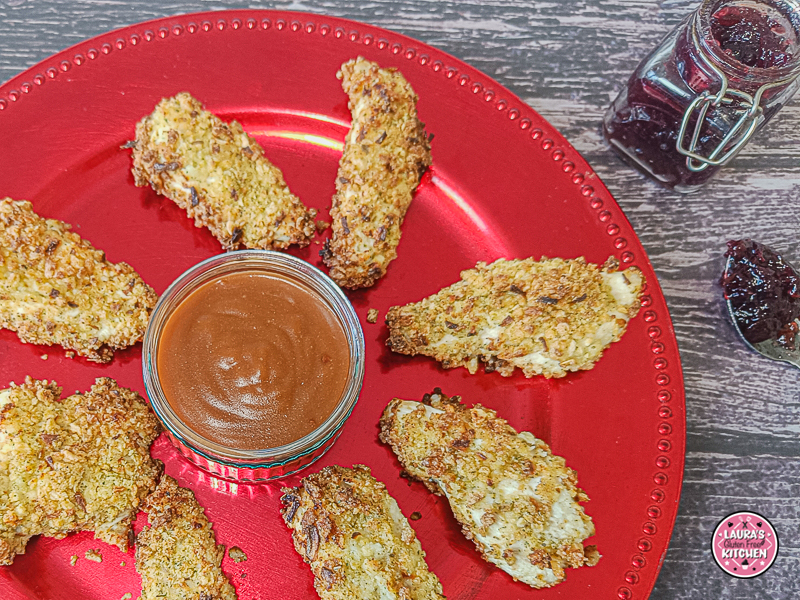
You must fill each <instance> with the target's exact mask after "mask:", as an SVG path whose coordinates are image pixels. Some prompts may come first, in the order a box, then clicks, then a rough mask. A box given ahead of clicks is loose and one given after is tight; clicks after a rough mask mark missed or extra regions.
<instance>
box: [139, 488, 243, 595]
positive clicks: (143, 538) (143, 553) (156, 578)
mask: <svg viewBox="0 0 800 600" xmlns="http://www.w3.org/2000/svg"><path fill="white" fill-rule="evenodd" d="M142 510H143V511H145V512H146V513H147V518H148V523H149V525H148V526H145V528H144V529H142V531H141V532H139V535H138V536H136V571H137V572H138V573H139V575H141V576H142V596H141V600H156V599H157V598H161V599H165V600H235V599H236V598H237V596H236V590H234V589H233V586H232V585H231V583H230V581H228V578H227V577H226V576H225V574H224V573H223V572H222V568H221V567H220V565H221V564H222V557H223V556H224V555H225V548H224V547H223V546H218V545H217V540H216V538H215V537H214V531H213V530H212V529H211V523H209V522H208V519H207V518H206V515H205V513H204V512H203V507H202V506H200V504H199V503H198V502H197V499H196V498H195V497H194V494H193V493H192V491H191V490H187V489H186V488H182V487H180V486H179V485H178V484H177V482H176V481H175V480H174V479H172V478H171V477H168V476H166V475H164V477H162V478H161V481H160V482H159V484H158V487H157V488H156V490H155V491H154V492H153V493H152V494H151V495H150V496H148V497H147V498H146V499H145V502H144V505H143V506H142Z"/></svg>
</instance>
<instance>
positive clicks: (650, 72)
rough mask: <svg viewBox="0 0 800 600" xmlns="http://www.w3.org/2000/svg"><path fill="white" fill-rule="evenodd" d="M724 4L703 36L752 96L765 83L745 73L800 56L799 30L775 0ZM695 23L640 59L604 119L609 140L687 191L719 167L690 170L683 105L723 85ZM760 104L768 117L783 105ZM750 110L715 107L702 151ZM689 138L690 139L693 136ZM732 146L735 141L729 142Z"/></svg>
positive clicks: (736, 84) (734, 84) (735, 83)
mask: <svg viewBox="0 0 800 600" xmlns="http://www.w3.org/2000/svg"><path fill="white" fill-rule="evenodd" d="M721 4H722V6H721V7H720V8H718V9H717V10H716V11H714V12H713V13H712V14H711V16H710V19H709V21H708V29H707V30H706V34H705V43H706V45H707V46H709V47H713V46H717V47H718V48H719V49H721V51H722V53H723V54H724V55H726V56H727V57H728V62H729V63H730V65H729V66H728V67H727V68H723V71H726V74H727V76H728V79H729V82H730V87H731V88H733V89H739V90H742V91H745V92H747V93H749V94H751V95H752V94H754V93H755V91H756V89H757V88H758V87H759V86H760V83H758V84H753V83H752V82H751V81H750V80H749V79H747V80H741V79H739V78H741V77H744V76H745V75H747V74H749V73H751V71H752V69H753V68H759V69H770V68H773V67H775V68H780V67H784V66H786V65H788V64H789V63H790V62H792V61H795V60H796V59H797V57H798V55H800V39H799V37H800V36H799V34H798V30H797V28H796V27H795V26H794V25H793V23H792V21H790V20H789V19H788V18H787V17H786V16H785V15H784V14H782V13H781V12H780V11H779V10H778V9H777V8H775V7H773V6H771V5H770V3H769V2H760V3H759V2H754V1H753V0H738V1H737V0H733V1H732V2H724V3H721ZM691 28H692V22H691V21H689V22H688V23H686V24H684V25H683V26H679V27H678V28H677V29H676V30H675V31H673V32H672V33H671V34H670V35H669V36H667V38H665V40H664V41H663V42H662V44H661V45H660V46H659V47H658V48H656V50H654V51H653V52H652V53H651V55H650V56H649V57H647V58H646V59H645V60H644V61H642V63H641V64H640V65H639V67H638V68H637V70H636V71H635V72H634V73H633V75H632V76H631V78H630V80H629V81H628V84H627V86H626V88H625V89H623V91H622V92H621V93H620V94H619V96H618V97H617V99H616V100H615V101H614V103H613V104H612V106H611V108H610V109H609V111H608V112H607V113H606V116H605V118H604V121H603V132H604V135H605V138H606V140H607V141H608V142H609V143H610V144H611V146H612V147H613V148H614V149H615V150H616V151H617V152H618V153H619V154H620V155H621V156H622V158H624V159H625V160H627V161H628V162H631V163H633V164H634V166H636V167H638V168H640V169H642V170H643V171H645V172H646V173H647V174H649V175H650V176H651V177H653V178H655V179H657V180H658V181H660V182H661V183H663V184H665V185H667V186H668V187H672V188H675V189H677V190H679V191H684V192H687V191H693V190H695V189H697V188H699V187H700V186H701V185H702V184H704V183H705V182H706V181H707V180H708V179H710V178H711V177H712V176H713V175H714V174H715V173H716V172H717V171H718V170H719V169H720V168H721V167H719V166H708V167H706V168H705V169H704V170H702V171H697V172H695V171H691V170H690V169H689V168H688V167H687V165H686V156H684V155H683V154H681V153H679V152H678V150H677V149H676V143H677V140H678V133H679V131H680V126H681V122H682V120H683V116H684V112H685V110H686V108H687V107H688V105H689V103H690V102H691V100H692V99H693V98H694V97H696V96H697V95H699V94H700V93H702V92H703V91H708V92H710V93H712V94H716V93H717V92H718V91H719V90H720V82H719V81H718V77H717V76H716V75H711V72H710V70H709V68H708V67H707V66H705V65H704V64H703V59H702V58H701V57H700V55H701V53H706V54H707V53H708V51H707V50H702V49H701V48H699V47H698V46H697V45H696V42H695V40H694V38H693V35H692V30H691ZM743 74H745V75H743ZM747 77H748V78H749V75H747ZM778 78H779V77H778ZM762 106H764V122H766V121H767V120H769V119H770V118H771V117H772V115H774V114H775V113H776V112H777V111H778V110H780V108H781V106H782V104H776V105H770V104H769V102H767V103H766V104H765V103H764V102H762ZM746 110H747V106H746V105H744V104H742V103H741V102H740V101H739V100H738V99H734V102H733V103H732V104H731V105H726V106H724V107H711V108H710V109H709V110H708V114H707V115H706V118H705V124H704V125H703V127H702V128H701V135H700V138H699V140H698V143H697V145H696V152H697V153H698V154H700V155H703V156H709V155H710V153H711V152H712V151H713V150H714V149H715V148H716V147H717V146H718V145H719V143H720V142H721V141H722V140H723V138H724V137H725V135H726V134H727V133H728V132H729V131H730V130H731V129H732V128H733V126H734V124H735V123H736V121H737V120H738V118H739V117H740V116H741V115H742V114H744V113H745V112H746ZM695 112H696V113H697V112H698V111H695ZM696 121H697V114H695V115H693V116H692V118H691V120H690V122H689V127H688V130H687V131H688V134H687V137H690V135H691V133H692V132H693V131H694V128H695V123H696ZM685 144H686V145H687V146H688V140H687V141H686V142H685ZM731 145H732V144H731V143H730V142H729V143H728V147H729V146H731ZM720 155H722V153H721V154H720Z"/></svg>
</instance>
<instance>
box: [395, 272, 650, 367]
mask: <svg viewBox="0 0 800 600" xmlns="http://www.w3.org/2000/svg"><path fill="white" fill-rule="evenodd" d="M618 267H619V263H618V262H617V260H616V259H615V258H614V257H611V258H609V259H608V260H607V261H606V263H605V264H604V265H603V266H602V267H598V266H597V265H594V264H591V263H587V262H586V261H585V260H584V259H583V258H577V259H573V260H563V259H561V258H553V259H545V258H542V260H541V261H535V260H533V259H532V258H527V259H524V260H505V259H503V258H501V259H499V260H496V261H495V262H493V263H492V264H489V265H487V264H486V263H482V262H479V263H478V264H477V265H476V267H475V268H474V269H469V270H467V271H462V272H461V281H459V282H458V283H455V284H453V285H451V286H449V287H446V288H444V289H443V290H441V291H440V292H438V293H436V294H434V295H433V296H429V297H428V298H425V299H424V300H422V301H421V302H417V303H414V304H407V305H406V306H394V307H392V308H391V309H390V310H389V312H388V314H387V315H386V324H387V325H388V327H389V339H387V340H386V345H387V346H389V348H391V349H392V350H394V351H395V352H399V353H400V354H410V355H412V356H413V355H415V354H424V355H425V356H432V357H433V358H435V359H436V360H438V361H440V362H441V363H442V366H443V367H444V368H446V369H450V368H453V367H466V368H467V370H468V371H469V372H470V373H475V372H476V371H477V370H478V364H479V362H483V363H485V365H486V372H487V373H489V372H492V371H498V372H499V373H500V374H501V375H503V376H506V377H507V376H509V375H511V374H512V373H513V372H514V369H515V368H519V369H522V372H523V373H524V374H525V377H533V376H534V375H544V376H545V377H563V376H564V375H566V374H567V372H568V371H579V370H586V369H591V368H592V367H593V366H594V364H595V363H596V362H597V361H598V360H599V359H600V357H601V356H602V354H603V351H604V350H605V349H606V348H608V346H610V345H611V342H616V341H618V340H619V339H620V338H621V337H622V334H623V333H624V332H625V328H626V326H627V324H628V321H629V320H630V319H631V318H633V317H634V316H636V313H637V312H638V311H639V297H640V295H641V291H642V285H643V283H644V279H643V277H642V273H641V271H640V270H639V269H637V268H636V267H630V268H628V269H626V270H625V271H618V270H617V269H618Z"/></svg>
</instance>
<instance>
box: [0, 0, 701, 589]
mask: <svg viewBox="0 0 800 600" xmlns="http://www.w3.org/2000/svg"><path fill="white" fill-rule="evenodd" d="M226 29H232V30H242V31H248V30H259V29H260V30H269V29H274V30H277V31H283V32H286V35H322V36H331V37H333V38H336V39H339V40H341V41H342V43H349V44H353V46H354V49H355V48H357V47H358V46H359V45H363V46H370V45H373V44H374V45H375V46H376V47H378V48H379V49H381V50H385V51H386V52H390V53H392V54H394V55H402V56H404V57H405V58H406V59H407V60H408V64H409V65H415V66H416V67H417V68H425V69H431V70H432V71H433V72H434V73H439V74H440V76H441V77H444V78H445V79H447V80H450V81H451V82H452V85H454V86H460V87H462V88H467V89H469V90H470V91H471V93H472V95H473V97H474V98H475V101H476V102H478V103H482V104H483V105H484V106H485V107H486V109H487V110H491V111H496V112H497V113H502V114H504V115H505V116H506V117H507V118H508V120H509V121H511V122H514V123H516V124H517V125H518V132H519V134H520V135H526V136H528V138H529V140H530V142H531V143H532V144H534V145H535V146H536V147H537V148H538V149H539V151H542V152H547V153H549V154H550V156H551V158H552V159H553V161H555V162H556V163H559V164H560V169H561V170H562V171H563V172H564V177H565V178H566V177H569V178H571V181H572V183H573V184H574V185H575V186H577V187H578V188H579V191H580V194H581V195H582V196H583V197H585V198H586V202H587V203H589V205H590V207H591V208H592V209H593V210H594V212H595V214H596V215H597V218H598V219H599V221H600V222H602V223H608V224H609V225H608V226H607V232H608V233H609V235H611V236H615V237H616V240H615V242H617V240H620V242H619V245H616V244H615V246H616V247H617V248H618V249H620V250H621V249H622V248H626V249H625V250H624V251H621V252H620V253H619V254H618V258H619V259H620V262H621V263H622V264H623V265H625V266H628V265H636V266H638V267H639V268H640V269H642V271H643V272H644V273H645V276H646V278H647V281H648V284H647V289H646V290H645V293H646V295H645V296H644V297H643V302H642V306H643V311H642V312H643V313H644V314H643V315H642V317H640V318H644V319H645V321H647V322H650V321H656V320H657V321H658V322H659V325H660V327H661V328H662V330H663V332H662V335H661V337H660V338H659V342H657V343H658V344H660V345H661V346H662V350H661V353H665V354H666V355H667V356H670V357H671V358H670V360H669V361H668V362H667V361H666V360H665V359H664V358H663V356H662V354H659V355H657V357H656V358H655V359H654V361H653V369H654V371H653V373H654V376H655V378H656V383H657V384H658V385H659V386H661V387H662V388H663V387H664V386H666V385H667V384H669V386H670V388H672V389H674V390H675V393H674V394H673V397H672V400H671V403H670V407H671V409H670V408H669V407H666V406H665V405H664V404H663V403H664V402H665V401H666V400H664V399H663V396H661V395H660V394H661V393H662V391H661V390H660V391H659V395H658V396H657V401H658V404H657V406H658V409H657V410H658V414H659V416H660V417H661V416H662V414H664V413H662V411H664V409H667V410H671V411H672V412H671V413H670V415H669V416H670V417H671V418H672V423H674V425H675V427H674V428H673V429H672V433H671V437H672V439H673V440H674V442H675V443H674V445H673V448H672V452H671V459H672V461H673V463H672V467H673V468H672V469H671V470H672V472H673V473H675V474H674V475H672V476H670V477H669V478H668V479H667V478H666V475H664V474H663V473H660V472H656V473H655V474H654V476H653V481H654V483H655V485H656V488H654V490H653V493H652V494H653V495H652V499H653V501H658V502H659V503H660V504H661V505H662V506H665V510H664V512H665V513H666V514H664V515H663V516H662V519H663V517H666V519H664V521H663V523H664V524H663V525H662V526H660V527H659V533H658V537H659V538H662V539H664V534H666V537H665V541H664V545H663V549H661V555H660V556H659V557H658V560H648V561H647V562H646V564H644V565H643V566H641V567H637V566H636V565H635V564H634V569H635V578H632V577H631V573H632V572H631V571H628V572H627V573H620V574H619V588H618V591H617V596H618V597H619V598H620V599H621V600H628V599H629V598H632V597H633V591H632V590H631V587H635V589H636V590H637V593H636V595H637V596H638V595H639V592H640V591H642V590H644V591H645V592H646V593H647V594H648V595H649V593H650V592H651V591H652V588H653V586H654V585H655V581H656V578H657V576H658V573H659V571H660V569H661V565H662V563H663V561H664V558H665V556H666V551H667V546H668V544H669V539H670V538H671V535H672V531H673V528H674V525H675V519H676V517H677V512H678V502H679V499H680V492H681V488H682V484H683V469H684V463H685V446H686V415H685V391H684V382H683V372H682V368H681V364H680V354H679V352H678V345H677V340H676V338H675V333H674V328H673V326H672V320H671V318H670V315H669V311H668V308H667V305H666V301H665V299H664V296H663V293H662V291H661V288H660V286H659V284H658V280H657V278H656V276H655V272H654V271H653V268H652V265H651V264H650V261H649V258H648V257H647V255H646V253H645V251H644V248H643V247H642V246H641V243H640V242H639V239H638V237H637V236H636V234H635V232H634V231H633V228H632V226H631V225H630V223H629V221H628V219H627V218H626V217H625V215H624V213H623V212H622V209H621V208H620V207H619V205H618V204H617V202H616V201H615V200H614V198H613V197H612V195H611V194H610V192H609V191H608V189H607V188H606V187H605V185H604V184H603V183H602V181H601V180H600V178H599V177H598V176H597V175H596V174H595V173H594V171H593V170H592V169H591V168H590V167H589V165H588V163H587V162H586V161H585V160H584V159H583V157H582V156H581V155H580V154H579V153H578V152H577V151H576V150H575V149H574V148H573V147H572V146H571V145H570V144H569V142H567V141H566V139H564V137H563V136H562V135H561V134H560V133H559V132H558V131H557V130H556V129H555V128H554V127H552V126H551V125H550V124H549V123H547V121H546V120H545V119H544V118H542V117H541V116H540V115H539V114H538V113H537V112H536V111H534V110H533V109H532V108H531V107H529V106H528V105H527V104H525V103H524V102H523V101H522V100H520V99H519V98H518V97H517V96H516V95H515V94H513V93H512V92H511V91H509V90H508V89H506V88H505V87H504V86H502V85H500V84H499V83H497V82H496V81H494V80H493V79H491V78H490V77H488V76H486V75H484V74H483V73H481V72H480V71H478V70H477V69H475V68H473V67H471V66H469V65H468V64H466V63H464V62H462V61H461V60H459V59H457V58H455V57H453V56H451V55H449V54H447V53H445V52H443V51H441V50H438V49H436V48H434V47H432V46H429V45H427V44H424V43H422V42H419V41H417V40H415V39H413V38H411V37H408V36H405V35H403V34H399V33H394V32H391V31H388V30H385V29H382V28H379V27H375V26H372V25H367V24H364V23H360V22H357V21H352V20H348V19H342V18H338V17H329V16H326V15H321V14H314V13H302V12H291V11H272V10H225V11H219V12H200V13H188V14H183V15H175V16H169V17H163V18H159V19H154V20H150V21H145V22H142V23H137V24H134V25H130V26H127V27H123V28H120V29H117V30H114V31H111V32H108V33H104V34H101V35H98V36H96V37H93V38H90V39H88V40H84V41H82V42H79V43H77V44H75V45H73V46H70V47H68V48H67V49H65V50H63V51H61V52H59V53H57V54H54V55H52V56H50V57H48V58H46V59H44V60H43V61H41V62H39V63H37V64H36V65H34V66H32V67H31V68H29V69H27V70H25V71H23V72H22V73H20V74H19V75H16V76H14V77H12V78H11V79H9V80H8V81H7V82H6V83H4V84H3V85H1V86H0V126H1V125H2V123H3V120H2V118H3V114H4V113H6V114H8V113H9V112H10V111H13V110H14V107H15V105H17V104H19V103H24V102H25V98H26V96H28V95H31V94H36V90H37V88H39V87H42V86H44V85H46V83H47V81H48V80H51V79H55V78H57V77H59V76H60V75H62V74H63V73H67V72H68V71H69V70H71V69H78V68H83V69H85V68H87V67H86V66H85V65H91V63H92V62H94V61H95V60H102V57H103V56H104V55H107V54H110V53H112V52H120V51H128V52H130V51H132V49H133V48H135V47H136V46H137V45H139V44H146V43H158V41H159V40H163V39H165V38H167V37H169V36H171V35H172V36H180V35H184V36H189V35H193V34H196V33H202V32H206V33H209V34H211V33H213V32H214V31H217V30H219V31H224V30H226ZM355 51H356V52H357V50H355ZM614 228H616V229H614ZM651 329H652V328H651ZM651 337H654V336H651ZM654 343H656V342H654ZM662 382H664V383H662ZM664 418H666V417H664ZM661 476H663V479H661V478H660V477H661ZM657 496H658V498H657ZM652 525H653V524H652V523H651V522H650V520H649V519H645V520H644V521H643V525H642V531H643V533H644V535H645V536H647V535H648V526H652ZM639 545H641V540H640V542H639ZM654 549H658V548H654ZM642 550H643V549H642V548H640V547H633V548H631V552H632V554H633V555H634V560H635V558H636V556H637V555H638V554H639V552H641V551H642ZM634 584H637V585H635V586H634Z"/></svg>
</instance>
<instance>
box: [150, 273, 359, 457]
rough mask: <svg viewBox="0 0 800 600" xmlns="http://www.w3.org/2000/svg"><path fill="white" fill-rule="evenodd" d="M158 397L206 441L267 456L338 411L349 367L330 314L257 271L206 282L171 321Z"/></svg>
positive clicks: (300, 290)
mask: <svg viewBox="0 0 800 600" xmlns="http://www.w3.org/2000/svg"><path fill="white" fill-rule="evenodd" d="M157 364H158V376H159V380H160V382H161V387H162V389H163V391H164V396H165V397H166V399H167V402H169V405H170V406H171V407H172V409H173V410H174V411H175V414H176V415H177V416H178V418H179V419H180V420H181V421H183V423H184V424H185V425H186V426H187V427H189V428H190V429H192V430H193V431H194V432H195V433H197V434H199V435H201V436H203V437H204V438H206V439H208V440H211V441H213V442H216V443H218V444H221V445H223V446H227V447H229V448H236V449H238V450H263V449H267V448H274V447H276V446H281V445H284V444H288V443H290V442H293V441H295V440H298V439H300V438H302V437H303V436H304V435H306V434H308V433H310V432H311V431H313V430H314V429H316V428H317V427H318V426H319V425H320V424H321V423H323V422H324V421H325V420H326V419H327V418H328V416H330V414H331V413H332V412H333V410H334V409H335V408H336V405H337V404H338V403H339V400H340V399H341V397H342V394H343V392H344V389H345V385H346V382H347V376H348V372H349V369H350V351H349V348H348V344H347V338H346V337H345V333H344V330H343V329H342V326H341V325H340V324H339V320H338V319H337V318H336V315H335V314H334V313H333V311H332V310H331V309H330V308H329V307H328V306H327V305H326V304H325V303H324V301H323V300H321V299H319V298H318V297H317V296H315V295H314V294H313V293H312V292H310V291H309V290H308V289H306V288H305V287H303V286H302V285H299V284H297V283H295V282H293V281H291V280H290V279H286V278H283V277H281V276H279V275H275V274H271V273H270V274H268V273H265V272H261V271H244V272H239V273H230V274H227V275H222V276H220V277H218V278H216V279H212V280H211V281H209V282H207V283H205V284H203V285H202V286H201V287H199V288H198V289H196V290H195V291H194V292H192V293H191V294H190V295H189V296H188V297H187V298H185V299H184V300H183V301H182V302H181V303H180V304H179V305H178V306H177V307H176V308H175V310H174V312H173V313H172V314H171V315H170V316H169V318H168V320H167V322H166V324H165V325H164V329H163V331H162V334H161V339H160V340H159V343H158V351H157Z"/></svg>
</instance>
